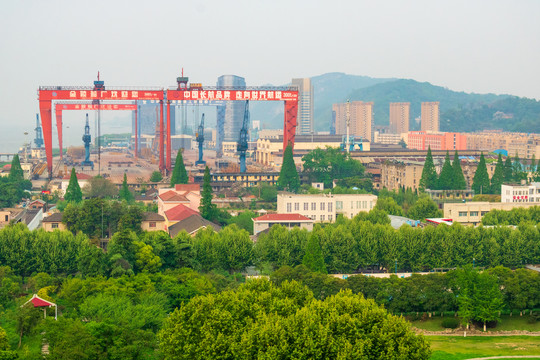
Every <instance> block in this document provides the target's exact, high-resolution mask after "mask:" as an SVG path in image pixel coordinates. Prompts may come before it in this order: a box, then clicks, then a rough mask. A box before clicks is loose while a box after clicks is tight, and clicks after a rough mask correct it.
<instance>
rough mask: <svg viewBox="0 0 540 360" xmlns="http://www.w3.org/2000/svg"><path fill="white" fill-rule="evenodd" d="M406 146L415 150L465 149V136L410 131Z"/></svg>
mask: <svg viewBox="0 0 540 360" xmlns="http://www.w3.org/2000/svg"><path fill="white" fill-rule="evenodd" d="M407 147H408V148H409V149H417V150H427V149H428V148H431V150H466V149H467V137H466V136H465V135H464V134H460V133H450V132H429V131H410V132H409V134H408V135H407Z"/></svg>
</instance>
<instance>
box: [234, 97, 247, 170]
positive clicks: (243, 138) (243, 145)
mask: <svg viewBox="0 0 540 360" xmlns="http://www.w3.org/2000/svg"><path fill="white" fill-rule="evenodd" d="M248 128H249V100H246V107H245V109H244V122H243V123H242V129H241V130H240V140H238V144H237V146H236V149H237V150H238V152H239V153H240V172H241V173H245V172H246V151H247V149H248Z"/></svg>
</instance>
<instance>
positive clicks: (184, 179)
mask: <svg viewBox="0 0 540 360" xmlns="http://www.w3.org/2000/svg"><path fill="white" fill-rule="evenodd" d="M188 180H189V178H188V174H187V171H186V166H185V165H184V158H183V157H182V149H179V150H178V154H177V155H176V161H175V163H174V169H173V173H172V176H171V186H173V187H174V185H176V184H187V183H188Z"/></svg>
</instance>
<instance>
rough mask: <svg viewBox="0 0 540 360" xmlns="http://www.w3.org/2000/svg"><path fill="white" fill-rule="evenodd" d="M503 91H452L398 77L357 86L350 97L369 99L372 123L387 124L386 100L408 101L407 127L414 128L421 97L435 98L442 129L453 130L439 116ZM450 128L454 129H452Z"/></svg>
mask: <svg viewBox="0 0 540 360" xmlns="http://www.w3.org/2000/svg"><path fill="white" fill-rule="evenodd" d="M505 97H507V95H494V94H487V95H480V94H467V93H465V92H456V91H452V90H449V89H446V88H443V87H441V86H435V85H432V84H430V83H427V82H424V83H421V82H418V81H415V80H405V79H399V80H395V81H391V82H386V83H382V84H377V85H374V86H370V87H368V88H364V89H358V90H356V91H353V92H352V93H351V94H350V98H351V100H361V101H373V102H374V103H375V104H374V111H375V124H377V125H387V124H388V122H389V114H388V110H389V104H390V103H391V102H410V103H411V114H410V119H411V127H413V129H414V126H415V125H414V119H415V118H417V117H419V116H420V106H421V103H422V102H424V101H439V102H440V111H441V128H442V130H454V129H459V128H455V127H454V126H453V125H452V124H451V121H450V123H449V122H447V121H446V118H445V117H444V116H443V114H445V113H446V112H447V111H449V110H453V109H461V108H470V107H477V106H479V104H490V103H493V102H494V101H497V100H499V99H503V98H505ZM452 128H454V129H452Z"/></svg>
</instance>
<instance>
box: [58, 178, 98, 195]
mask: <svg viewBox="0 0 540 360" xmlns="http://www.w3.org/2000/svg"><path fill="white" fill-rule="evenodd" d="M76 175H77V182H78V183H79V187H80V188H81V190H82V189H83V188H84V187H85V186H86V185H88V183H89V181H90V179H92V177H91V176H90V175H86V174H83V173H78V174H76ZM70 179H71V174H70V173H68V174H67V175H65V176H64V177H63V178H62V182H61V184H60V188H59V189H58V191H59V193H60V195H61V196H64V194H65V193H66V190H67V188H68V185H69V180H70Z"/></svg>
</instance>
